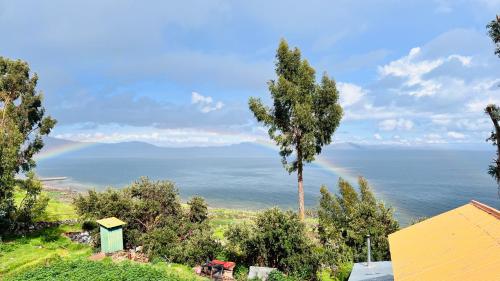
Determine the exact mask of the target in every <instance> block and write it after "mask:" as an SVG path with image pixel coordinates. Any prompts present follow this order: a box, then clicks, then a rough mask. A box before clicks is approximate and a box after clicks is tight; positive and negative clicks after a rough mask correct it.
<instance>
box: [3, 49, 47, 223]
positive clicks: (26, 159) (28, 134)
mask: <svg viewBox="0 0 500 281" xmlns="http://www.w3.org/2000/svg"><path fill="white" fill-rule="evenodd" d="M37 82H38V76H37V74H36V73H35V74H32V73H31V71H30V67H29V65H28V64H27V63H26V62H24V61H21V60H10V59H8V58H4V57H0V105H1V107H0V118H1V119H0V229H1V230H0V232H2V230H6V229H11V228H12V226H13V222H14V221H15V220H16V217H17V215H19V214H18V213H17V211H16V206H15V205H14V199H13V191H14V187H15V186H16V184H17V185H19V186H20V187H21V188H23V189H25V190H26V191H27V192H26V196H30V197H31V199H30V200H28V201H29V202H31V203H33V204H34V203H35V202H32V201H33V200H35V201H36V198H37V196H38V194H39V191H40V188H38V187H37V186H36V183H35V182H34V178H33V175H31V180H30V179H28V181H26V182H24V183H22V182H21V181H20V180H16V175H17V174H19V173H28V172H29V171H30V170H31V169H32V168H33V167H34V166H35V161H34V160H33V156H34V155H35V154H36V153H37V152H39V151H40V150H41V149H42V147H43V140H42V137H43V136H46V135H48V134H49V133H50V130H51V129H52V128H53V127H54V125H55V124H56V121H55V120H54V119H52V118H51V117H50V116H46V115H45V109H44V107H43V106H42V100H43V96H42V94H41V93H40V92H38V91H37V89H36V86H37ZM23 202H25V200H23ZM33 204H30V205H33ZM26 206H27V205H26ZM26 206H24V207H26ZM21 209H23V210H22V212H21V213H22V214H23V216H24V217H26V216H25V215H26V211H27V210H26V208H21ZM28 217H29V216H28Z"/></svg>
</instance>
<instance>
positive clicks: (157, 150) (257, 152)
mask: <svg viewBox="0 0 500 281" xmlns="http://www.w3.org/2000/svg"><path fill="white" fill-rule="evenodd" d="M44 141H45V147H44V148H43V150H42V153H43V152H46V151H50V150H54V149H56V150H61V151H65V149H61V147H68V148H71V147H80V148H78V149H66V150H67V152H65V153H61V154H60V155H59V156H58V157H77V158H80V157H85V158H87V157H88V158H100V157H102V158H110V157H112V158H122V157H123V158H129V157H132V158H184V157H268V156H275V155H276V154H277V151H276V150H273V149H270V148H269V147H264V146H262V145H259V144H256V143H250V142H246V143H240V144H233V145H228V146H211V147H181V148H173V147H160V146H156V145H153V144H149V143H145V142H138V141H134V142H120V143H88V144H84V143H81V142H75V141H70V140H64V139H57V138H51V137H48V138H46V139H45V140H44ZM487 148H490V146H488V147H487ZM408 149H411V150H415V149H426V150H429V149H459V150H460V149H464V147H463V146H461V147H455V148H454V147H453V146H452V147H443V146H432V147H430V146H421V147H406V146H389V145H359V144H356V143H352V142H343V143H334V144H332V145H329V146H327V147H325V148H324V149H323V153H324V154H329V153H332V152H335V151H339V150H408ZM465 149H466V150H469V149H470V148H469V149H467V147H465ZM482 150H484V149H482Z"/></svg>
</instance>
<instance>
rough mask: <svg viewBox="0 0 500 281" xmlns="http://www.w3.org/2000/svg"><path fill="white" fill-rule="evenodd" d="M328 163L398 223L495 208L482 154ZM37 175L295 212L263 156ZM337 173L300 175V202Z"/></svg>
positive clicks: (377, 156)
mask: <svg viewBox="0 0 500 281" xmlns="http://www.w3.org/2000/svg"><path fill="white" fill-rule="evenodd" d="M323 156H324V157H325V158H326V159H328V160H329V161H330V162H333V163H335V164H336V165H337V166H341V167H343V168H345V169H347V170H348V171H349V174H350V175H363V176H365V177H366V178H367V179H368V180H369V182H370V183H371V185H372V187H373V189H374V191H375V193H376V195H377V196H378V197H379V198H381V199H382V200H384V201H385V202H386V203H388V204H390V205H392V206H393V207H394V208H395V210H396V216H397V218H398V219H399V220H400V222H401V223H402V224H406V223H407V222H408V221H409V220H410V219H411V218H415V217H421V216H433V215H436V214H438V213H441V212H444V211H446V210H449V209H452V208H455V207H458V206H460V205H462V204H465V203H467V202H469V201H470V200H471V199H475V200H479V201H482V202H484V203H486V204H489V205H491V206H494V207H496V208H499V207H500V200H499V199H498V196H497V192H496V190H497V189H496V185H495V182H494V181H493V179H492V178H491V177H490V176H489V175H488V174H487V172H486V170H487V166H488V164H489V162H490V160H491V159H492V157H493V154H492V153H491V152H486V151H382V150H374V151H366V150H354V151H350V150H345V151H335V152H329V153H328V154H325V155H323ZM37 172H38V174H39V175H40V176H42V177H56V176H66V177H68V180H65V181H61V182H54V183H53V184H56V185H62V186H65V187H71V188H73V189H86V188H95V189H104V188H106V187H108V186H113V187H118V188H119V187H123V186H125V185H127V184H129V183H130V182H132V181H134V180H135V179H137V178H139V177H140V176H148V177H150V178H152V179H170V180H172V181H174V182H175V183H176V184H177V186H178V188H179V191H180V193H181V196H182V197H183V198H184V199H186V198H189V197H190V196H193V195H201V196H203V197H205V198H206V199H207V201H208V202H209V204H210V205H212V206H217V207H226V208H243V209H260V208H265V207H270V206H275V205H278V206H281V207H283V208H295V206H296V197H297V194H296V175H295V174H292V175H289V174H288V173H286V172H285V170H284V169H283V168H282V166H281V163H280V159H279V157H278V156H276V157H261V158H251V157H248V158H231V157H219V158H212V157H211V158H189V159H180V158H161V159H158V158H154V159H151V158H149V159H145V158H71V157H64V158H54V159H46V160H43V161H40V162H39V163H38V167H37ZM338 177H339V175H337V174H335V173H333V172H332V171H329V170H327V169H324V168H322V167H319V166H315V165H308V166H307V168H306V169H305V172H304V181H305V183H304V186H305V198H306V199H305V201H306V205H307V206H308V207H316V206H317V204H318V197H319V188H320V186H321V185H322V184H325V185H327V186H328V187H329V188H330V190H331V191H336V190H337V186H336V184H337V181H338Z"/></svg>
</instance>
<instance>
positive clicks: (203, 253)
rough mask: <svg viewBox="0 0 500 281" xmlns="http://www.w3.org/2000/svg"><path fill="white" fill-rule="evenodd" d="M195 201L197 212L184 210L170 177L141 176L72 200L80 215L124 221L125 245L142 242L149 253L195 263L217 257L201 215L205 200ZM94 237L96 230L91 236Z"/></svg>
mask: <svg viewBox="0 0 500 281" xmlns="http://www.w3.org/2000/svg"><path fill="white" fill-rule="evenodd" d="M194 201H195V202H193V200H192V201H191V203H192V204H191V206H194V207H193V208H194V209H195V210H196V215H193V212H194V211H193V210H192V211H190V212H189V213H186V212H184V211H183V209H182V207H181V203H180V199H179V194H178V191H177V188H176V187H175V185H174V184H173V183H172V182H169V181H150V180H149V179H148V178H141V179H140V180H138V181H136V182H134V183H133V184H132V185H130V186H129V187H127V188H125V189H123V190H112V189H108V190H106V191H104V192H96V191H89V192H88V194H87V195H79V196H78V197H77V198H76V199H75V201H74V204H75V206H76V210H77V213H78V214H79V215H80V216H81V218H82V219H83V220H87V221H89V220H96V219H100V218H105V217H111V216H115V217H118V218H120V219H122V220H124V221H125V222H126V223H127V224H126V225H125V226H124V242H125V245H126V246H127V247H135V246H138V245H143V246H144V249H145V251H146V253H147V254H148V256H149V257H150V258H154V257H160V258H162V259H164V260H167V261H172V262H179V263H187V264H191V265H194V264H196V263H201V262H204V261H205V259H206V258H213V257H215V256H216V254H217V252H218V251H220V247H221V246H220V244H219V243H218V242H217V241H216V240H215V239H214V238H213V236H212V230H211V228H210V226H209V224H208V223H207V222H205V220H206V218H205V219H203V216H202V209H203V206H205V208H206V205H205V203H204V200H203V199H202V198H198V199H195V200H194ZM194 217H195V218H196V219H195V220H193V218H194ZM97 236H98V235H97V233H94V235H93V237H94V238H95V241H98V237H97ZM96 246H98V244H97V245H96Z"/></svg>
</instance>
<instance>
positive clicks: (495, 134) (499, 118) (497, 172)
mask: <svg viewBox="0 0 500 281" xmlns="http://www.w3.org/2000/svg"><path fill="white" fill-rule="evenodd" d="M485 113H486V114H488V116H489V117H490V119H491V122H492V123H493V127H494V129H493V131H491V135H490V137H489V138H488V139H486V141H491V143H492V144H493V145H494V146H496V147H497V152H496V154H497V155H496V158H495V159H493V163H491V164H490V166H489V167H488V174H490V175H491V176H492V177H493V178H494V179H495V180H496V182H497V184H498V194H499V196H500V124H499V123H500V107H498V106H497V105H494V104H490V105H488V106H487V107H486V109H485Z"/></svg>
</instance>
